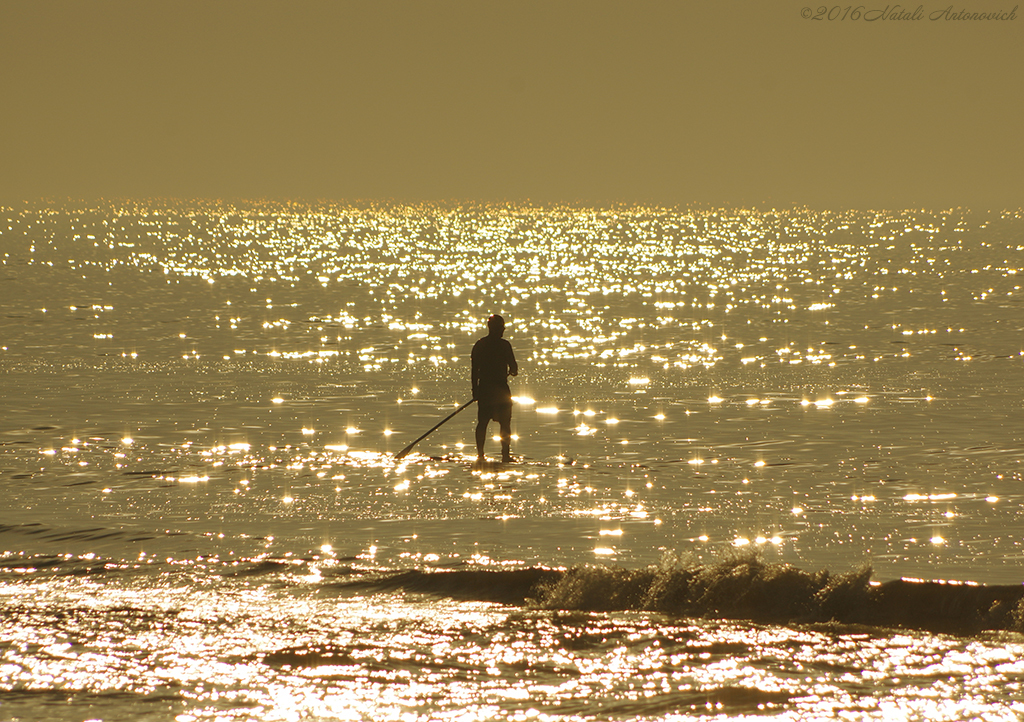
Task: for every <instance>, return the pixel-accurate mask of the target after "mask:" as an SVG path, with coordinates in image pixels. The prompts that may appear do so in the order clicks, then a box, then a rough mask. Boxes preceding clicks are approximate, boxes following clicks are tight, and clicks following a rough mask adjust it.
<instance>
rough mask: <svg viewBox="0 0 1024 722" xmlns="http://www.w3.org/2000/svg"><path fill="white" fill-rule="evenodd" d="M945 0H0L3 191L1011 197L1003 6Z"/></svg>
mask: <svg viewBox="0 0 1024 722" xmlns="http://www.w3.org/2000/svg"><path fill="white" fill-rule="evenodd" d="M949 3H950V0H928V1H927V2H925V3H924V4H923V5H922V16H923V17H922V19H920V20H893V19H886V20H882V19H879V20H876V21H874V22H866V21H865V20H864V19H860V20H850V19H847V20H845V21H843V20H836V21H828V20H821V21H816V20H810V19H804V18H803V17H802V14H801V10H802V8H804V7H805V6H804V4H803V3H802V2H800V1H799V0H797V1H796V2H789V1H785V2H760V1H759V2H750V1H749V0H745V1H744V2H730V1H728V0H692V1H688V0H658V1H656V2H655V1H645V0H586V1H577V0H505V1H503V2H493V1H490V0H460V1H454V0H453V1H444V0H400V1H396V0H325V1H323V2H314V1H310V0H287V1H285V0H280V1H277V0H275V1H269V0H201V1H192V0H174V1H170V0H123V1H122V0H78V1H71V0H0V200H2V201H6V202H11V201H16V200H26V199H28V200H34V199H38V198H40V197H58V196H63V197H66V196H71V197H75V198H87V199H91V198H96V197H114V196H118V197H124V196H128V197H151V196H175V197H184V198H192V197H220V198H256V197H273V198H303V199H319V198H324V199H333V200H347V199H353V200H354V199H369V198H381V199H395V200H441V199H462V200H505V199H507V200H524V199H530V200H533V201H535V202H588V203H603V202H608V201H627V202H632V201H641V202H655V203H664V204H684V205H685V204H691V203H701V204H715V205H734V204H744V205H753V204H757V205H760V204H765V203H767V204H771V205H776V206H785V205H790V204H793V203H797V204H809V205H812V206H818V207H825V206H832V207H847V208H848V207H862V208H863V207H897V206H899V207H908V206H913V207H919V206H927V207H931V208H935V207H944V206H948V205H966V206H973V207H976V208H1003V207H1014V208H1016V207H1020V206H1021V205H1024V139H1022V133H1021V129H1022V128H1024V113H1022V111H1024V92H1022V90H1021V88H1022V87H1024V73H1022V71H1024V8H1018V10H1017V18H1016V19H1014V20H1003V21H998V20H993V21H978V20H974V21H970V20H949V19H946V18H944V17H943V18H941V19H938V20H931V19H930V17H929V16H930V15H931V14H932V13H937V12H941V11H943V10H944V9H945V8H947V7H949ZM886 5H887V3H886V2H884V1H882V2H878V3H875V4H873V5H865V6H863V7H864V10H865V11H870V10H878V11H880V10H882V9H884V8H885V7H886ZM817 7H818V5H817V4H813V5H810V8H811V9H812V14H813V13H814V12H817V10H816V9H817ZM829 7H832V6H829ZM841 7H842V8H845V7H846V6H845V5H843V6H841ZM888 7H889V9H890V14H891V13H892V12H893V10H894V9H895V7H897V6H895V4H894V3H891V2H890V3H888ZM917 7H918V3H917V2H916V0H915V2H912V3H909V4H908V6H907V9H908V10H910V11H911V12H912V11H913V9H916V8H917ZM1013 7H1014V0H1008V2H1000V0H963V1H962V2H961V0H957V2H956V3H955V4H954V5H953V10H954V11H955V12H959V11H960V10H961V9H967V10H968V11H970V12H993V11H1000V10H1001V11H1003V12H1009V11H1010V10H1012V9H1013Z"/></svg>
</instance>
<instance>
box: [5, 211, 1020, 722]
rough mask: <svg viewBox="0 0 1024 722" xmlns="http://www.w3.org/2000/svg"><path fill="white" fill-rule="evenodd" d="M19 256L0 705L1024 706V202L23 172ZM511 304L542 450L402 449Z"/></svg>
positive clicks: (367, 712) (554, 715)
mask: <svg viewBox="0 0 1024 722" xmlns="http://www.w3.org/2000/svg"><path fill="white" fill-rule="evenodd" d="M0 264H2V265H0V394H2V409H3V412H2V415H0V487H2V489H3V500H4V503H3V505H2V508H0V720H43V719H45V720H68V721H76V722H79V721H83V720H178V721H179V722H192V721H193V720H401V721H403V722H406V721H411V720H453V721H454V720H459V721H463V720H465V721H469V720H517V721H518V720H590V719H595V720H598V719H599V720H627V719H628V720H634V719H640V720H654V719H687V720H689V719H749V720H753V719H768V718H770V719H773V720H814V719H832V718H842V719H848V720H882V719H886V720H889V719H922V720H925V719H927V720H975V719H985V720H1017V719H1020V718H1022V717H1024V634H1022V632H1024V604H1022V602H1021V598H1022V596H1024V587H1022V583H1024V291H1022V289H1021V285H1022V282H1024V212H1022V211H1020V210H1017V211H1010V212H1003V213H995V212H972V211H969V210H967V209H947V210H937V211H924V210H905V211H877V212H867V211H857V212H854V211H841V212H839V211H836V212H821V211H812V210H808V209H800V208H794V209H788V210H782V211H777V210H751V209H746V210H744V209H692V208H659V207H638V206H622V207H605V208H589V207H577V206H565V207H541V206H517V205H459V204H449V205H443V204H438V205H417V206H410V205H396V204H375V203H363V204H348V205H335V204H327V203H310V204H302V203H276V202H250V203H233V204H232V203H222V202H200V201H194V202H184V201H182V202H179V201H169V200H157V201H112V202H102V203H91V204H87V203H70V202H67V203H50V204H42V203H36V204H31V203H26V204H19V205H16V206H13V207H3V208H0ZM491 313H500V314H502V315H503V316H504V317H505V319H506V321H507V323H508V330H507V332H506V338H508V339H509V340H510V342H511V343H512V346H513V348H514V349H515V353H516V355H517V358H518V360H519V365H520V369H521V372H520V375H519V377H518V378H516V379H513V380H512V389H513V394H514V395H515V397H516V406H515V410H514V415H513V431H514V434H515V437H514V441H513V454H514V455H515V456H516V460H515V463H512V464H507V465H502V464H498V463H496V462H495V460H496V459H497V458H498V457H499V447H498V443H497V441H494V440H491V441H489V442H488V447H487V452H488V456H489V459H490V461H488V462H487V463H484V464H476V463H474V459H475V450H474V449H473V448H472V447H473V426H474V423H475V410H474V409H473V408H472V407H471V408H469V409H467V410H466V411H464V412H462V413H461V414H459V415H456V416H455V417H454V418H453V419H452V420H451V421H449V422H448V423H447V424H445V425H443V426H442V427H441V428H439V429H438V430H437V431H435V432H434V433H433V434H431V435H430V436H428V437H427V438H426V439H425V440H423V441H421V442H419V443H418V444H417V445H416V446H415V447H414V449H413V451H412V452H411V453H410V454H409V455H408V456H405V457H404V458H402V459H401V460H396V454H397V453H398V452H399V451H401V450H402V449H404V448H405V447H406V446H407V445H408V444H409V443H410V442H412V441H413V440H414V439H415V438H416V437H417V436H419V435H420V434H422V433H423V432H425V431H426V430H427V429H429V428H430V427H431V426H433V425H434V424H435V423H437V422H438V421H440V420H441V419H443V418H444V417H445V416H446V415H448V414H449V413H451V412H452V411H454V410H455V409H456V408H457V407H458V406H460V405H461V404H463V403H465V402H466V401H468V400H469V398H470V396H471V394H470V383H469V351H470V348H471V346H472V343H473V341H475V340H476V339H477V338H479V337H480V336H482V335H484V334H485V332H486V325H485V324H486V319H487V317H488V316H489V315H490V314H491ZM492 428H493V427H492ZM494 431H495V433H496V431H497V430H496V429H494Z"/></svg>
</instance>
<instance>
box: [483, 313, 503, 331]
mask: <svg viewBox="0 0 1024 722" xmlns="http://www.w3.org/2000/svg"><path fill="white" fill-rule="evenodd" d="M487 332H488V333H489V334H490V335H491V336H500V335H502V334H503V333H505V319H503V318H502V317H501V316H499V315H498V314H494V315H493V316H491V317H490V318H489V319H487Z"/></svg>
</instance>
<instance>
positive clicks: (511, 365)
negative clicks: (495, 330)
mask: <svg viewBox="0 0 1024 722" xmlns="http://www.w3.org/2000/svg"><path fill="white" fill-rule="evenodd" d="M505 347H506V348H507V349H508V375H509V376H518V375H519V364H518V363H516V355H515V353H513V351H512V344H510V343H509V342H508V341H506V342H505Z"/></svg>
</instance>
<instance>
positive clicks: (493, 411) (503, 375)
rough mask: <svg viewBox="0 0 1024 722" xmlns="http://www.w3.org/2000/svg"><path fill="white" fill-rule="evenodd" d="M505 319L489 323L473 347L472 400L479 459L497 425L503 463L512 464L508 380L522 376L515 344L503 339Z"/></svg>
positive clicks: (510, 397)
mask: <svg viewBox="0 0 1024 722" xmlns="http://www.w3.org/2000/svg"><path fill="white" fill-rule="evenodd" d="M504 333H505V319H503V318H502V317H501V316H498V315H494V316H491V317H490V318H489V319H487V335H486V336H484V337H483V338H482V339H480V340H479V341H477V342H476V343H475V344H474V345H473V356H472V358H473V398H474V399H476V401H477V417H476V455H477V458H478V459H483V458H484V441H485V440H486V438H487V424H488V423H489V422H491V421H497V422H498V426H499V427H500V429H501V460H502V461H506V462H507V461H511V460H512V451H511V449H512V392H511V391H510V390H509V388H508V377H509V376H517V375H519V364H517V363H516V357H515V354H513V353H512V344H510V343H509V342H508V341H506V340H505V339H503V338H502V334H504Z"/></svg>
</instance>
